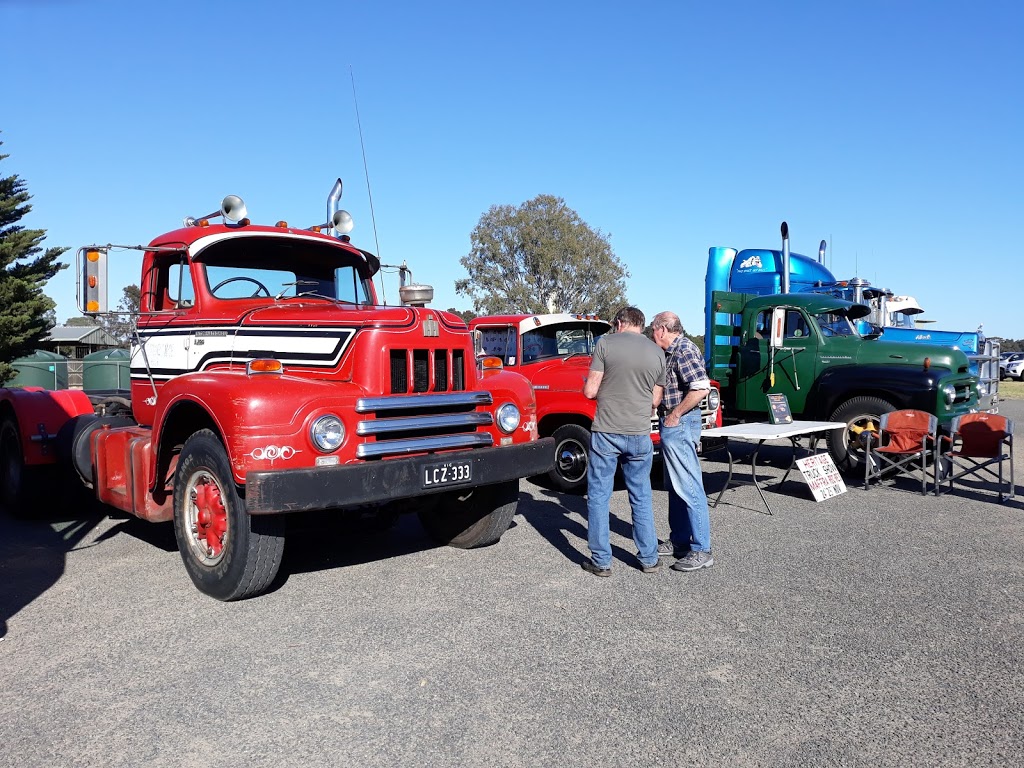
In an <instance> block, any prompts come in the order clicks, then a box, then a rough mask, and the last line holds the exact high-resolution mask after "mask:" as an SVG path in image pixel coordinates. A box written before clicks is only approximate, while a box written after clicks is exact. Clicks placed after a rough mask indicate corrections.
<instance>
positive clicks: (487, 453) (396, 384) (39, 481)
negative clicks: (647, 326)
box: [0, 180, 553, 600]
mask: <svg viewBox="0 0 1024 768" xmlns="http://www.w3.org/2000/svg"><path fill="white" fill-rule="evenodd" d="M340 189H341V182H340V180H339V182H338V183H337V185H336V190H337V193H338V195H337V196H338V197H340ZM333 194H334V193H332V195H333ZM335 202H336V198H335ZM240 207H241V212H240V213H239V208H240ZM328 213H329V215H328V218H329V223H328V224H327V225H319V226H314V227H311V228H309V229H299V228H295V227H291V226H289V225H288V224H287V223H286V222H283V221H282V222H278V224H277V225H274V226H261V225H254V224H252V223H251V222H250V221H249V219H248V218H247V217H246V216H245V213H244V206H241V200H240V199H238V198H232V197H231V196H229V198H225V202H224V204H223V206H222V209H221V213H220V214H211V215H210V216H209V217H207V218H201V219H187V220H186V226H185V227H183V228H180V229H176V230H173V231H171V232H168V233H166V234H163V235H160V236H158V237H156V238H154V239H153V240H152V241H151V242H150V244H149V245H147V246H144V247H141V246H140V247H136V248H138V249H139V250H142V252H143V256H142V273H141V280H140V284H139V287H140V292H141V299H140V307H139V313H138V317H137V318H136V333H135V339H134V342H133V344H132V352H131V397H130V403H125V401H124V399H123V398H117V399H116V400H117V401H120V403H121V405H118V403H117V402H115V401H112V400H111V399H109V398H102V397H93V398H90V397H89V396H88V393H81V392H76V393H75V394H74V395H73V396H69V395H68V394H67V393H59V392H54V393H50V392H43V391H25V390H19V389H8V390H0V487H2V489H3V491H2V498H0V501H3V502H4V503H5V504H6V505H7V506H14V507H26V506H29V505H30V503H31V501H32V500H33V498H35V497H37V496H42V495H43V493H42V492H43V490H44V487H45V486H44V483H46V482H48V481H50V479H49V477H50V474H51V473H52V472H53V471H60V472H62V473H63V474H65V475H68V476H77V477H75V479H77V480H80V481H81V483H82V484H84V485H85V486H86V487H88V488H92V489H93V490H94V492H95V495H96V497H97V498H98V499H99V501H101V502H103V503H105V504H108V505H110V506H112V507H115V508H117V509H120V510H122V511H124V512H128V513H130V514H133V515H136V516H138V517H141V518H143V519H146V520H150V521H168V520H173V522H174V528H175V534H176V538H177V541H178V548H179V551H180V553H181V556H182V559H183V562H184V564H185V567H186V570H187V571H188V573H189V575H190V577H191V578H192V580H193V582H194V583H195V585H196V586H197V587H198V588H199V589H200V590H202V591H203V592H205V593H207V594H209V595H211V596H214V597H216V598H219V599H222V600H233V599H239V598H243V597H248V596H251V595H255V594H259V593H260V592H262V591H264V590H265V589H266V588H267V587H268V586H269V585H270V583H271V581H272V580H273V579H274V577H275V575H276V573H277V570H278V567H279V565H280V563H281V559H282V554H283V546H284V537H285V530H284V517H285V513H290V512H296V511H302V510H318V509H333V510H338V511H339V513H344V512H351V511H363V510H368V509H369V510H376V511H380V512H381V513H382V514H389V515H390V514H392V513H395V512H402V511H416V512H418V514H419V516H420V519H421V520H422V521H423V524H424V527H425V528H426V529H427V531H428V533H430V535H431V536H433V537H434V538H435V539H436V540H438V541H439V542H442V543H447V544H451V545H453V546H458V547H476V546H482V545H485V544H490V543H493V542H495V541H497V540H498V539H499V538H500V537H501V535H502V533H503V532H504V531H505V530H506V529H507V528H508V526H509V524H510V522H511V518H512V516H513V515H514V514H515V510H516V503H517V499H518V479H519V478H521V477H525V476H530V475H534V474H536V473H538V472H545V471H547V470H548V469H549V468H550V466H551V460H552V459H551V457H552V455H553V441H551V440H547V441H540V442H538V440H537V413H536V402H535V397H534V393H533V389H532V387H531V386H530V383H529V382H528V381H526V380H525V379H524V378H523V377H522V376H520V375H518V374H517V373H514V372H511V371H508V370H502V369H501V368H500V367H498V368H495V367H489V368H486V369H485V368H484V367H483V366H481V365H480V364H479V362H478V361H477V360H476V358H475V355H474V345H473V338H472V336H471V334H470V331H469V329H468V328H467V327H466V324H465V323H464V322H463V321H462V319H460V318H459V317H457V316H455V315H453V314H450V313H447V312H441V311H437V310H434V309H430V308H427V307H426V306H383V305H381V304H380V303H379V301H378V299H377V294H376V290H375V286H374V283H373V277H374V275H375V274H376V273H377V271H378V270H379V268H380V263H379V261H378V260H377V258H376V256H374V255H373V254H371V253H369V252H367V251H364V250H362V249H360V248H357V247H355V246H354V245H353V244H352V243H351V242H350V241H349V238H348V236H347V234H344V232H345V231H347V230H344V229H341V228H340V223H342V222H344V221H345V217H347V214H345V213H344V212H343V211H331V209H330V198H329V211H328ZM232 214H234V216H233V217H232ZM332 214H333V215H332ZM341 214H344V215H343V216H342V215H341ZM215 215H222V216H223V217H224V219H225V221H224V223H220V224H212V223H210V221H209V220H208V219H209V218H213V217H214V216H215ZM349 221H350V219H349ZM324 230H326V231H324ZM121 247H122V246H89V247H86V248H83V249H81V250H80V251H79V267H80V270H81V271H80V280H79V286H80V297H79V300H80V304H81V307H82V308H83V310H84V311H85V312H86V313H87V314H93V315H95V314H99V313H101V312H102V311H103V309H104V305H105V297H104V291H105V284H104V283H105V279H106V270H105V263H106V259H107V256H108V253H109V252H110V251H113V250H115V249H117V248H121ZM123 247H127V246H123Z"/></svg>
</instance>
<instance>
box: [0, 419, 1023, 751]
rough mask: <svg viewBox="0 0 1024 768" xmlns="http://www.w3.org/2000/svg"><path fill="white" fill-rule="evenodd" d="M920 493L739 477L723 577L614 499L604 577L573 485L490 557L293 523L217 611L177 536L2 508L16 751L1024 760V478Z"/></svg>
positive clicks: (715, 474)
mask: <svg viewBox="0 0 1024 768" xmlns="http://www.w3.org/2000/svg"><path fill="white" fill-rule="evenodd" d="M1002 411H1003V412H1004V413H1006V414H1007V415H1010V416H1011V417H1014V418H1016V419H1017V423H1018V424H1024V401H1010V402H1008V403H1004V404H1003V407H1002ZM767 454H768V458H769V459H771V460H772V461H773V466H770V467H769V468H768V469H767V470H766V474H767V475H768V476H774V477H781V474H782V466H783V465H784V464H785V463H787V462H788V453H787V452H786V451H784V450H782V449H777V450H776V449H773V450H771V451H768V452H767ZM1021 454H1024V449H1022V450H1021V451H1020V453H1019V455H1018V457H1017V481H1018V482H1017V492H1018V494H1024V487H1022V484H1024V474H1022V470H1024V455H1021ZM713 458H714V457H709V458H708V459H707V460H706V462H705V472H706V474H705V480H706V485H707V488H708V490H709V491H712V492H714V491H717V489H718V488H720V487H721V484H722V482H723V481H724V477H725V465H724V464H722V463H721V462H720V461H715V460H712V459H713ZM912 487H913V486H912V484H909V483H908V484H905V485H901V486H900V487H897V488H889V487H884V488H873V489H872V490H870V491H867V492H865V491H863V490H862V489H860V488H859V487H858V488H850V490H849V491H848V492H847V493H846V494H843V495H842V496H840V497H838V498H835V499H831V500H828V501H826V502H822V503H820V504H816V503H814V501H813V500H812V498H811V495H810V492H809V491H808V489H807V488H806V486H804V485H803V483H802V481H799V480H796V481H795V480H793V479H792V478H791V479H790V480H789V481H787V482H786V483H785V485H784V486H782V487H781V488H777V489H776V488H773V489H772V490H770V491H767V492H766V493H767V495H768V498H769V500H770V501H771V502H772V506H773V508H774V509H775V515H774V516H769V515H768V514H767V513H766V512H765V510H764V507H763V506H762V505H761V503H760V500H759V499H758V497H757V493H756V491H755V490H754V489H753V488H752V487H749V486H740V487H737V488H735V489H732V490H729V491H728V492H727V493H726V494H725V498H724V499H723V502H722V504H720V505H719V506H718V508H716V509H714V510H712V536H713V542H714V554H715V561H716V563H715V566H714V568H712V569H709V570H705V571H701V572H698V573H691V574H685V573H677V572H675V571H670V570H667V569H662V571H661V572H659V573H655V574H651V575H646V574H643V573H641V572H640V571H639V570H638V569H637V567H636V566H637V562H636V559H635V557H634V547H633V544H632V540H631V538H630V532H629V525H628V520H629V512H628V507H627V501H626V498H625V496H626V494H625V491H624V490H618V491H616V493H615V496H614V502H613V503H614V508H613V511H614V513H615V515H616V518H617V519H615V518H613V521H612V533H613V539H612V542H613V545H614V547H615V558H616V559H615V562H614V565H613V571H612V577H611V578H609V579H597V578H594V577H593V576H591V575H589V574H587V573H585V572H584V571H583V570H582V569H581V568H580V565H579V564H580V563H581V562H582V561H583V560H584V558H585V557H586V555H587V547H586V517H585V502H584V499H583V498H581V497H575V496H566V495H562V494H558V493H555V492H553V491H551V490H547V489H545V488H543V487H541V486H539V485H537V484H535V483H532V482H525V481H524V482H523V483H521V486H520V490H521V493H520V506H519V510H520V514H519V515H518V516H517V517H516V519H515V523H514V526H513V527H512V528H511V529H510V530H509V531H508V532H507V533H506V534H505V536H504V538H503V539H502V541H501V542H500V543H499V544H497V545H495V546H493V547H488V548H486V549H482V550H477V551H469V552H466V551H460V550H454V549H449V548H438V547H434V546H432V544H431V543H430V542H429V540H428V539H427V538H426V536H425V534H424V533H423V531H422V529H421V528H420V526H419V524H418V521H417V520H416V518H415V517H414V516H404V517H403V518H402V519H401V520H400V521H399V523H398V524H397V526H396V527H395V528H394V529H393V530H392V531H391V532H390V533H387V534H373V533H365V532H364V533H355V534H353V533H351V532H349V531H347V530H346V529H345V528H343V527H342V526H340V525H339V524H337V523H336V522H335V521H334V520H333V518H331V516H329V515H309V516H303V517H296V518H294V519H292V520H290V524H291V525H290V529H289V539H288V545H287V548H286V557H285V564H284V568H283V571H284V573H283V575H282V577H281V578H280V579H279V580H278V581H277V582H276V583H275V585H274V588H273V591H271V592H270V593H269V594H266V595H264V596H262V597H259V598H256V599H253V600H247V601H244V602H240V603H231V604H224V603H219V602H216V601H214V600H212V599H210V598H207V597H205V596H203V595H202V594H200V593H199V592H197V591H196V590H195V589H194V588H193V587H192V585H191V582H190V581H189V580H188V578H187V576H186V575H185V571H184V568H183V567H182V564H181V561H180V558H179V555H178V553H177V550H176V548H175V544H174V534H173V531H172V530H171V527H170V525H169V524H164V525H152V524H148V523H144V522H142V521H138V520H134V519H125V518H121V517H93V518H89V519H84V520H82V519H75V518H74V517H73V516H71V515H69V514H67V511H66V510H54V514H53V516H52V518H51V519H49V520H47V521H42V522H35V523H26V522H21V521H15V520H12V519H10V518H7V517H3V518H0V636H2V640H0V681H2V685H0V692H2V699H0V743H2V744H3V748H2V752H0V764H3V765H11V766H15V765H17V766H76V767H77V766H104V767H106V766H139V765H146V766H207V765H209V766H218V767H223V766H262V765H267V766H271V765H273V766H310V765H339V766H342V765H344V766H348V765H353V766H355V765H358V766H393V765H398V764H406V765H424V764H430V765H438V766H537V765H559V766H561V765H581V766H582V765H586V766H590V765H598V766H620V765H621V766H634V765H637V766H648V765H665V766H677V765H708V764H718V765H736V766H763V765H766V764H769V763H770V764H773V765H794V766H795V765H801V766H805V765H815V766H817V765H826V766H827V765H836V766H839V765H841V766H857V765H865V766H868V765H870V766H876V765H894V766H895V765H899V766H904V765H920V766H936V765H971V766H975V765H1006V766H1010V765H1014V766H1015V765H1020V764H1022V763H1024V720H1022V712H1024V590H1022V586H1024V564H1022V551H1024V546H1022V545H1024V495H1019V496H1018V498H1017V499H1016V500H1014V501H1011V502H1007V503H1004V504H999V503H997V501H996V500H995V497H994V495H993V494H992V493H991V492H989V491H987V490H984V489H980V488H967V489H964V490H963V491H958V492H957V493H956V494H955V495H952V496H943V497H939V498H936V497H934V496H927V497H922V496H921V495H919V494H917V493H914V492H912V491H911V490H908V489H910V488H912ZM666 513H667V502H666V497H665V493H664V491H663V490H661V489H660V486H658V485H657V484H656V492H655V516H656V520H657V524H658V529H659V532H660V533H661V535H662V537H664V536H665V535H667V522H666Z"/></svg>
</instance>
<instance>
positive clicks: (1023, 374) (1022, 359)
mask: <svg viewBox="0 0 1024 768" xmlns="http://www.w3.org/2000/svg"><path fill="white" fill-rule="evenodd" d="M999 377H1000V378H1008V379H1017V381H1024V352H1018V353H1017V354H1016V355H1015V356H1014V357H1011V358H1010V359H1008V360H1007V361H1006V362H1005V363H1004V362H1003V361H1000V362H999Z"/></svg>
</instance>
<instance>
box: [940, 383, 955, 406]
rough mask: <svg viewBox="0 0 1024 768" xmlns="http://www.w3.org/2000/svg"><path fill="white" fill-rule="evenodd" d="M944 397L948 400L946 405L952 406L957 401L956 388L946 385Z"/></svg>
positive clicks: (943, 391) (943, 388) (943, 390)
mask: <svg viewBox="0 0 1024 768" xmlns="http://www.w3.org/2000/svg"><path fill="white" fill-rule="evenodd" d="M942 396H943V397H944V398H945V400H946V405H952V404H953V401H954V400H956V387H954V386H953V385H952V384H946V385H944V386H943V387H942Z"/></svg>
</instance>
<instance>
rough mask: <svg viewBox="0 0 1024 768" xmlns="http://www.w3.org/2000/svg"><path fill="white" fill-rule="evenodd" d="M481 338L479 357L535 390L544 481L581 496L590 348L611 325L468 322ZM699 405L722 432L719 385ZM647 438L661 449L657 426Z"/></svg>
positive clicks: (592, 406)
mask: <svg viewBox="0 0 1024 768" xmlns="http://www.w3.org/2000/svg"><path fill="white" fill-rule="evenodd" d="M469 327H470V328H471V329H472V330H473V331H474V332H479V335H480V340H479V342H478V343H479V344H481V345H482V348H483V353H484V354H485V355H491V356H494V357H498V358H500V359H501V361H502V363H503V365H504V366H505V368H506V369H508V370H511V371H517V372H519V373H521V374H522V375H523V376H525V377H526V378H527V379H529V380H530V382H531V383H532V384H533V389H534V392H536V395H537V422H538V423H537V429H538V433H539V434H540V436H541V437H552V438H554V466H553V467H552V469H551V471H550V472H549V473H548V479H549V480H550V481H551V483H552V484H553V485H554V486H555V487H556V488H558V489H560V490H563V491H570V492H576V493H582V492H584V491H585V490H586V488H587V451H588V450H589V449H590V427H591V424H592V423H593V421H594V415H595V413H596V411H597V403H596V402H595V401H594V400H588V399H587V398H586V397H584V396H583V381H584V380H585V379H586V377H587V371H589V370H590V357H591V354H592V353H593V351H594V345H595V344H596V343H597V340H598V339H599V338H600V337H601V335H602V334H604V333H607V332H608V331H609V330H610V329H611V324H610V323H608V322H607V321H605V320H601V319H600V318H598V317H597V316H596V315H573V314H566V313H554V314H541V315H527V314H514V315H486V316H482V317H477V318H475V319H473V320H471V321H470V323H469ZM712 387H713V389H712V391H711V393H710V394H709V395H708V397H706V398H704V401H703V402H702V403H701V412H702V420H703V426H704V428H705V429H708V428H710V427H714V426H721V420H722V415H721V411H720V409H719V402H720V401H719V395H718V383H717V382H712ZM651 429H652V432H651V438H652V440H654V444H655V450H656V451H657V449H658V447H659V446H660V443H661V441H660V439H659V435H658V421H657V419H656V418H653V419H652V424H651Z"/></svg>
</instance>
